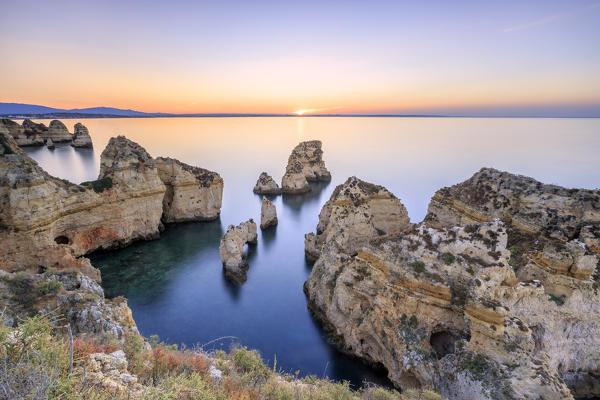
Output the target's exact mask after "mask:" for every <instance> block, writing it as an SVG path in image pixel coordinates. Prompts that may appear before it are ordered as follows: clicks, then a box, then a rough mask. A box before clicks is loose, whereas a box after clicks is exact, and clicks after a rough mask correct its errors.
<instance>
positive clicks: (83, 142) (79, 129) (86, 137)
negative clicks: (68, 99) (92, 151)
mask: <svg viewBox="0 0 600 400" xmlns="http://www.w3.org/2000/svg"><path fill="white" fill-rule="evenodd" d="M71 146H73V147H87V148H92V147H93V144H92V138H91V137H90V132H89V131H88V128H86V127H85V126H84V125H82V124H81V123H79V122H78V123H76V124H75V132H74V133H73V143H71Z"/></svg>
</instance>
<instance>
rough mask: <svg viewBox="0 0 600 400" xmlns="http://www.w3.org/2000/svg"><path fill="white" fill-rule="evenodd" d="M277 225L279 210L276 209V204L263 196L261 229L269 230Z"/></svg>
mask: <svg viewBox="0 0 600 400" xmlns="http://www.w3.org/2000/svg"><path fill="white" fill-rule="evenodd" d="M275 225H277V209H276V208H275V204H273V202H271V201H270V200H269V199H267V198H266V197H265V196H263V198H262V205H261V207H260V229H267V228H268V227H271V226H275Z"/></svg>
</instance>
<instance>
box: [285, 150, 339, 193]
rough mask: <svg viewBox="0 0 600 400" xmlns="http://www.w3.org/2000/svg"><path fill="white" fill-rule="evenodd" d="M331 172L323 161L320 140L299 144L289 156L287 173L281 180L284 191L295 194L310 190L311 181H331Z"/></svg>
mask: <svg viewBox="0 0 600 400" xmlns="http://www.w3.org/2000/svg"><path fill="white" fill-rule="evenodd" d="M330 180H331V174H330V173H329V171H328V170H327V168H326V167H325V162H324V161H323V150H322V149H321V141H320V140H311V141H307V142H301V143H300V144H298V145H297V146H296V147H295V148H294V150H292V154H290V157H289V158H288V164H287V167H286V171H285V175H284V176H283V178H282V180H281V190H282V192H283V193H288V194H295V193H305V192H308V191H310V186H309V184H308V182H310V181H330Z"/></svg>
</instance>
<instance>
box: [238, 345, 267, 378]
mask: <svg viewBox="0 0 600 400" xmlns="http://www.w3.org/2000/svg"><path fill="white" fill-rule="evenodd" d="M233 364H234V365H235V367H236V368H237V369H238V370H239V371H240V372H242V373H243V374H247V375H249V377H250V378H252V379H254V380H256V379H259V378H264V379H266V378H268V377H269V374H270V372H271V370H270V369H269V368H268V367H267V366H266V365H265V364H264V363H263V360H262V358H261V357H260V354H259V353H258V351H256V350H248V349H247V348H246V347H240V348H239V349H236V350H234V351H233Z"/></svg>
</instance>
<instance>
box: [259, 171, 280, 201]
mask: <svg viewBox="0 0 600 400" xmlns="http://www.w3.org/2000/svg"><path fill="white" fill-rule="evenodd" d="M252 191H253V192H254V193H256V194H270V195H275V194H281V188H280V187H279V185H278V184H277V182H275V180H274V179H273V178H271V176H270V175H269V174H267V173H266V172H262V173H261V174H260V176H259V177H258V180H257V181H256V185H254V189H253V190H252Z"/></svg>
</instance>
